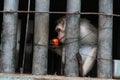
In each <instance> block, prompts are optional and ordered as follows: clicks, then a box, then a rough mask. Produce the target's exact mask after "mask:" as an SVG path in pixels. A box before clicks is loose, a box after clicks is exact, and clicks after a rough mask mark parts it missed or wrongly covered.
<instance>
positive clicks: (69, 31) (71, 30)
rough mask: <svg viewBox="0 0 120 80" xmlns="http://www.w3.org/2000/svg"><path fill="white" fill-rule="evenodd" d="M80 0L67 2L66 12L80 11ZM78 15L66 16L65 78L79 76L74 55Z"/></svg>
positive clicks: (78, 33)
mask: <svg viewBox="0 0 120 80" xmlns="http://www.w3.org/2000/svg"><path fill="white" fill-rule="evenodd" d="M80 8H81V0H67V12H75V11H80ZM79 26H80V15H74V14H73V15H67V25H66V40H65V43H69V44H66V45H65V48H66V63H65V75H66V76H79V69H78V63H77V59H76V54H77V53H78V52H79V36H80V27H79Z"/></svg>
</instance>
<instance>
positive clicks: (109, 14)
mask: <svg viewBox="0 0 120 80" xmlns="http://www.w3.org/2000/svg"><path fill="white" fill-rule="evenodd" d="M0 13H48V14H76V15H78V14H81V15H105V16H115V17H120V15H119V14H111V13H98V12H79V11H75V12H56V11H49V12H46V11H0Z"/></svg>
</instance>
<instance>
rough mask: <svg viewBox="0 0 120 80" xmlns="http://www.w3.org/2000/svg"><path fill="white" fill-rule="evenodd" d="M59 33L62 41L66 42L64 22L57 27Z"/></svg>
mask: <svg viewBox="0 0 120 80" xmlns="http://www.w3.org/2000/svg"><path fill="white" fill-rule="evenodd" d="M55 30H56V31H57V33H58V36H57V38H58V39H59V40H60V42H61V43H64V42H65V26H64V25H62V24H58V25H57V26H56V29H55Z"/></svg>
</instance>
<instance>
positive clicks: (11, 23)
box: [0, 0, 18, 73]
mask: <svg viewBox="0 0 120 80" xmlns="http://www.w3.org/2000/svg"><path fill="white" fill-rule="evenodd" d="M4 10H5V11H17V10H18V0H4ZM17 20H18V19H17V13H4V14H3V31H2V53H1V56H0V72H4V73H14V72H15V60H14V59H15V58H14V57H15V54H16V41H17V34H16V30H17Z"/></svg>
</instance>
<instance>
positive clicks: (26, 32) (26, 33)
mask: <svg viewBox="0 0 120 80" xmlns="http://www.w3.org/2000/svg"><path fill="white" fill-rule="evenodd" d="M28 11H30V0H28ZM29 16H30V14H29V13H28V14H27V23H26V31H25V41H24V52H23V60H22V68H21V73H23V72H24V65H25V56H26V53H25V51H26V44H27V43H26V42H27V35H28V27H29Z"/></svg>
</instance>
